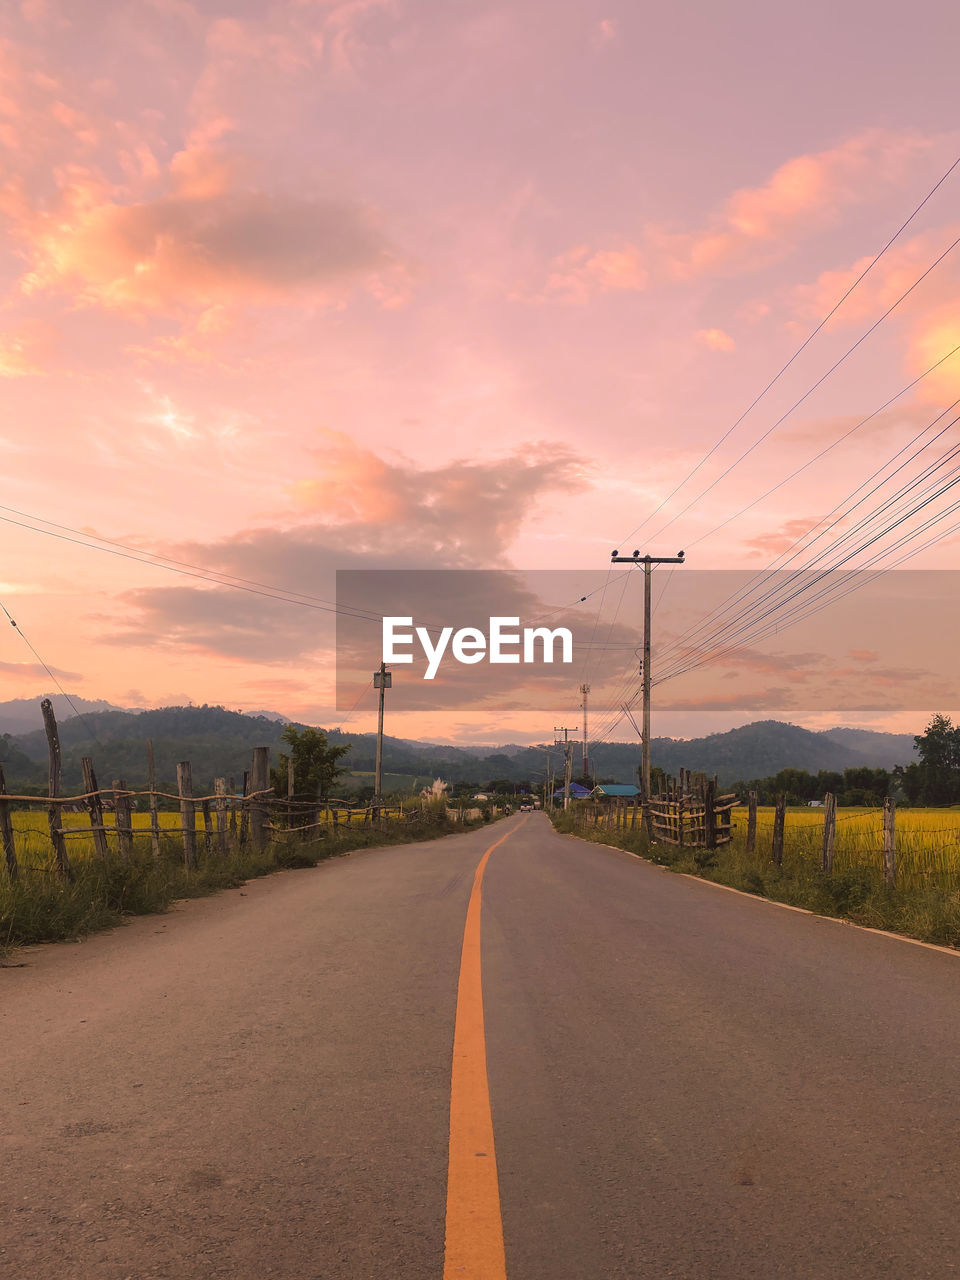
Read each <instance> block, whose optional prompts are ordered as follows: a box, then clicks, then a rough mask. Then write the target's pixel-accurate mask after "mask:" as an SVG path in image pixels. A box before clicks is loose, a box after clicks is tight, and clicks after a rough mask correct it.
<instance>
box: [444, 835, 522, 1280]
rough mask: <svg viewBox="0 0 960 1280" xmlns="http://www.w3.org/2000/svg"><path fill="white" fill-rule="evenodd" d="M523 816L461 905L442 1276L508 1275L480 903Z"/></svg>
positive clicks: (491, 1279)
mask: <svg viewBox="0 0 960 1280" xmlns="http://www.w3.org/2000/svg"><path fill="white" fill-rule="evenodd" d="M526 821H527V819H526V818H523V819H521V821H520V822H518V823H517V825H516V826H515V827H513V828H511V830H510V831H508V832H507V834H506V835H504V836H501V837H500V839H499V840H497V841H496V842H495V843H494V844H492V845H491V846H490V848H489V849H487V850H486V852H485V853H484V855H483V857H482V858H481V859H480V863H479V866H478V867H477V870H476V874H475V875H474V877H473V889H472V890H471V892H470V902H469V905H468V906H467V921H466V924H465V926H464V930H463V951H462V953H461V956H460V983H459V986H458V987H457V1020H456V1028H455V1030H454V1033H453V1071H452V1075H451V1080H450V1158H449V1164H448V1171H447V1227H446V1242H445V1246H444V1260H443V1280H506V1276H507V1270H506V1261H505V1258H504V1252H503V1219H502V1217H501V1212H500V1184H499V1182H498V1179H497V1157H496V1152H495V1151H494V1145H493V1116H492V1113H491V1110H490V1088H489V1084H488V1082H487V1045H486V1039H485V1037H484V1032H483V983H482V975H481V965H480V903H481V894H482V887H483V873H484V871H485V869H486V866H487V862H488V861H489V858H490V855H491V853H493V851H494V849H497V848H499V846H500V845H502V844H503V842H504V841H505V840H509V839H510V837H511V836H512V835H513V834H514V832H516V831H519V829H520V828H521V827H522V826H523V824H524V823H525V822H526Z"/></svg>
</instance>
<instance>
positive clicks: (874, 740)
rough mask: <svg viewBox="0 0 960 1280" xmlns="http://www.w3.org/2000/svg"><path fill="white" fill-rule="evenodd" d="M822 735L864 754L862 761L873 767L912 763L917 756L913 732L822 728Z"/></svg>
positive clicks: (886, 767)
mask: <svg viewBox="0 0 960 1280" xmlns="http://www.w3.org/2000/svg"><path fill="white" fill-rule="evenodd" d="M819 736H820V737H822V738H829V739H830V741H831V742H838V743H839V744H840V745H841V746H843V747H849V748H850V749H851V750H853V751H856V752H857V753H858V754H859V755H862V756H863V757H865V758H864V760H863V761H862V763H864V764H866V763H868V762H869V764H870V767H871V768H873V769H892V768H893V767H894V765H898V764H904V765H906V764H912V763H913V762H914V760H916V759H917V758H918V757H917V749H916V746H915V745H914V741H913V738H914V735H913V734H912V733H878V732H877V730H875V729H822V730H821V731H820V735H819Z"/></svg>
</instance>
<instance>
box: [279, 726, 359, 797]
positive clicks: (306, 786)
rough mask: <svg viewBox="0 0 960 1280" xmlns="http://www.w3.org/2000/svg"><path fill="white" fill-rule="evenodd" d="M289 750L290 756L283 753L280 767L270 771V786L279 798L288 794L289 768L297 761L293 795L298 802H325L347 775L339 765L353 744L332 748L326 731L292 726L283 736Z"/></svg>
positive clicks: (294, 768) (294, 770)
mask: <svg viewBox="0 0 960 1280" xmlns="http://www.w3.org/2000/svg"><path fill="white" fill-rule="evenodd" d="M280 736H281V738H282V739H283V741H284V742H285V743H286V744H287V745H288V746H289V748H290V752H289V754H284V753H283V752H281V753H280V765H279V767H278V768H276V769H271V770H270V782H271V784H272V786H273V789H274V791H275V792H276V794H277V795H278V796H281V797H282V796H285V795H286V794H287V767H288V762H289V761H290V760H291V759H292V760H293V792H294V796H295V797H296V798H297V799H298V800H314V799H320V800H323V799H324V798H325V797H326V796H327V794H328V793H329V791H330V788H331V787H332V786H333V784H334V783H335V782H336V780H337V778H339V776H340V774H341V773H343V772H344V769H343V767H342V766H341V765H340V764H339V761H340V760H342V759H343V757H344V756H345V755H346V754H347V752H348V751H349V750H350V743H349V742H348V743H345V744H344V745H343V746H339V747H331V746H330V744H329V742H328V741H327V735H326V734H325V733H324V732H323V730H322V729H309V728H307V729H297V728H296V726H295V725H292V724H288V725H287V727H286V728H285V729H284V731H283V733H282V734H281V735H280Z"/></svg>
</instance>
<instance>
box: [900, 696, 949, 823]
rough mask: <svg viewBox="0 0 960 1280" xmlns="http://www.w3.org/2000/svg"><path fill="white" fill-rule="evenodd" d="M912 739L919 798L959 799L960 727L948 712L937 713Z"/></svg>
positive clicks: (929, 800) (925, 800)
mask: <svg viewBox="0 0 960 1280" xmlns="http://www.w3.org/2000/svg"><path fill="white" fill-rule="evenodd" d="M913 741H914V743H915V745H916V748H917V754H918V755H919V757H920V764H919V766H918V767H917V769H918V773H919V775H920V787H919V798H920V800H921V802H922V803H923V804H955V803H956V802H957V801H958V800H960V728H958V727H955V726H954V723H953V721H952V720H951V719H950V717H949V716H944V715H936V716H934V717H933V719H932V720H931V721H930V723H929V724H928V725H927V727H926V729H925V730H924V731H923V733H922V734H918V735H917V736H916V737H915V738H914V740H913ZM911 767H912V766H911ZM907 772H909V770H908V771H907ZM911 781H913V779H911Z"/></svg>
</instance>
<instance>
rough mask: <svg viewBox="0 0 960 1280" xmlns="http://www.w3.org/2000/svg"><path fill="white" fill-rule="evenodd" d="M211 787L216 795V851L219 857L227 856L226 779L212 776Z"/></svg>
mask: <svg viewBox="0 0 960 1280" xmlns="http://www.w3.org/2000/svg"><path fill="white" fill-rule="evenodd" d="M213 789H214V791H215V792H216V795H217V801H216V804H217V852H218V853H219V855H220V857H221V858H225V857H226V856H227V780H226V778H214V780H213Z"/></svg>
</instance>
